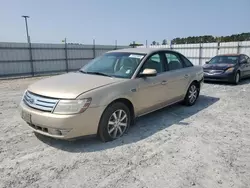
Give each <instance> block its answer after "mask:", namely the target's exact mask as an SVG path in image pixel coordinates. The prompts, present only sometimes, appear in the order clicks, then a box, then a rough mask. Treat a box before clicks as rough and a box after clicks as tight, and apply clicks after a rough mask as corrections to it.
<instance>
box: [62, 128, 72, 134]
mask: <svg viewBox="0 0 250 188" xmlns="http://www.w3.org/2000/svg"><path fill="white" fill-rule="evenodd" d="M60 131H61V134H62V135H66V134H68V132H69V131H70V129H62V130H60Z"/></svg>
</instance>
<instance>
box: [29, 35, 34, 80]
mask: <svg viewBox="0 0 250 188" xmlns="http://www.w3.org/2000/svg"><path fill="white" fill-rule="evenodd" d="M29 55H30V68H31V75H32V76H34V75H35V73H34V64H33V56H32V47H31V42H30V39H29Z"/></svg>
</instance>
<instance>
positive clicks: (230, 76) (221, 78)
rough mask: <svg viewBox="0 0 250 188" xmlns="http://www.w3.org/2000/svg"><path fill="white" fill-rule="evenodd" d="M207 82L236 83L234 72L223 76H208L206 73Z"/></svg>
mask: <svg viewBox="0 0 250 188" xmlns="http://www.w3.org/2000/svg"><path fill="white" fill-rule="evenodd" d="M204 80H205V81H222V82H233V81H234V72H232V73H228V74H226V73H223V74H215V75H208V74H205V73H204Z"/></svg>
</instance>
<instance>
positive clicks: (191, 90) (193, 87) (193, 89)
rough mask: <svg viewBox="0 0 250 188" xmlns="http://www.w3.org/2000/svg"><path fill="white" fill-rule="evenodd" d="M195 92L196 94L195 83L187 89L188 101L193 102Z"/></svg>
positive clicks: (195, 95) (195, 96)
mask: <svg viewBox="0 0 250 188" xmlns="http://www.w3.org/2000/svg"><path fill="white" fill-rule="evenodd" d="M197 94H198V91H197V87H196V86H195V85H192V86H191V87H190V89H189V95H188V98H189V101H190V103H194V102H195V100H196V98H197Z"/></svg>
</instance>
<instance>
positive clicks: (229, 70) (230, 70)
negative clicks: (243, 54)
mask: <svg viewBox="0 0 250 188" xmlns="http://www.w3.org/2000/svg"><path fill="white" fill-rule="evenodd" d="M233 71H234V68H233V67H231V68H229V69H227V70H226V71H225V72H226V73H229V72H233Z"/></svg>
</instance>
